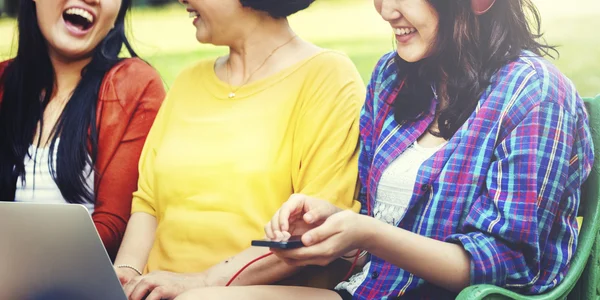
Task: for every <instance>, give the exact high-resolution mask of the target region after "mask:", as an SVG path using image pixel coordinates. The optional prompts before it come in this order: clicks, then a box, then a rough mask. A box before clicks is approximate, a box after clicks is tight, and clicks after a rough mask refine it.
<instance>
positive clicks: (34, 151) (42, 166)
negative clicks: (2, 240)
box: [15, 139, 94, 214]
mask: <svg viewBox="0 0 600 300" xmlns="http://www.w3.org/2000/svg"><path fill="white" fill-rule="evenodd" d="M59 142H60V140H59V139H57V140H56V145H55V146H54V155H53V161H52V168H53V169H54V170H55V171H56V154H57V152H58V144H59ZM49 153H50V147H46V148H36V147H35V146H33V145H32V146H30V147H29V154H30V155H31V157H30V156H29V155H27V156H25V161H24V162H25V182H23V178H22V177H20V176H19V178H17V189H16V193H15V201H17V202H35V203H67V201H66V200H65V199H64V198H63V196H62V194H61V193H60V190H59V189H58V186H57V185H56V182H54V179H53V177H52V175H51V174H50V168H49V167H48V155H49ZM90 170H91V167H90V166H89V165H88V166H86V167H85V169H84V172H85V173H84V174H89V176H87V178H86V183H87V184H86V185H87V189H88V190H89V191H90V192H92V194H93V190H94V172H90ZM84 206H85V207H87V209H88V211H89V212H90V214H92V213H93V212H94V204H92V203H86V204H84Z"/></svg>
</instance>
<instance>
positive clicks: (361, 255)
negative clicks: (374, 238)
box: [342, 250, 368, 259]
mask: <svg viewBox="0 0 600 300" xmlns="http://www.w3.org/2000/svg"><path fill="white" fill-rule="evenodd" d="M359 251H360V250H356V253H355V254H352V255H350V256H345V255H342V258H343V259H354V258H355V257H356V255H358V259H360V258H362V257H363V256H365V255H367V253H368V252H367V251H366V250H362V251H360V254H358V252H359Z"/></svg>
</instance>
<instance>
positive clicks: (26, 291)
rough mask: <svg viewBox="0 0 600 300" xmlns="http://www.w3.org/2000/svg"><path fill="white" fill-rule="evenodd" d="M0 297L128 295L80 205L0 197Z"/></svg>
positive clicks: (40, 299)
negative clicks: (16, 201)
mask: <svg viewBox="0 0 600 300" xmlns="http://www.w3.org/2000/svg"><path fill="white" fill-rule="evenodd" d="M0 299H11V300H55V299H56V300H58V299H89V300H96V299H98V300H100V299H102V300H105V299H116V300H126V299H127V298H126V297H125V293H124V292H123V289H122V288H121V284H120V283H119V279H118V278H117V275H116V274H115V272H114V270H113V267H112V264H111V261H110V258H109V257H108V254H107V253H106V250H105V249H104V246H103V245H102V241H101V240H100V236H99V235H98V232H97V231H96V228H95V227H94V224H93V222H92V219H91V217H90V215H89V213H88V210H87V209H86V208H85V207H84V206H82V205H75V204H33V203H14V202H0Z"/></svg>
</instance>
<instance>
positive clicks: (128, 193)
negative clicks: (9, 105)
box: [0, 58, 165, 259]
mask: <svg viewBox="0 0 600 300" xmlns="http://www.w3.org/2000/svg"><path fill="white" fill-rule="evenodd" d="M9 63H10V61H7V62H2V63H0V77H1V76H2V74H3V73H4V69H5V68H6V66H7V65H8V64H9ZM2 90H3V88H2V87H1V86H0V104H1V101H2V94H3V91H2ZM164 97H165V90H164V87H163V84H162V80H161V78H160V76H159V75H158V73H157V72H156V70H154V69H153V68H152V67H151V66H149V65H148V64H146V63H145V62H143V61H142V60H140V59H137V58H130V59H125V60H123V61H121V62H120V63H118V64H117V65H115V66H114V67H113V68H112V69H111V70H110V71H109V72H108V73H107V74H106V76H105V77H104V80H103V82H102V86H101V87H100V93H99V97H98V107H97V117H96V122H97V126H98V157H97V159H96V163H95V166H94V167H95V171H96V173H95V178H94V195H95V200H96V203H95V207H94V213H93V214H92V219H93V220H94V224H95V225H96V229H97V230H98V233H99V234H100V238H101V239H102V242H103V243H104V246H105V247H106V250H107V252H108V254H109V255H110V257H111V259H114V257H115V256H116V254H117V251H118V250H119V246H120V244H121V240H122V239H123V235H124V233H125V228H126V226H127V221H128V220H129V216H130V214H131V199H132V194H133V192H134V191H135V190H136V189H137V180H138V160H139V157H140V153H141V152H142V148H143V146H144V142H145V140H146V136H147V135H148V131H150V127H151V126H152V123H153V122H154V118H155V117H156V113H157V112H158V109H159V107H160V105H161V103H162V101H163V99H164ZM0 108H1V106H0Z"/></svg>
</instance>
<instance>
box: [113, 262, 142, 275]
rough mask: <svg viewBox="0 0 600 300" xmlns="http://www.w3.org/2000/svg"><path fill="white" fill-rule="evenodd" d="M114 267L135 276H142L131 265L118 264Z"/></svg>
mask: <svg viewBox="0 0 600 300" xmlns="http://www.w3.org/2000/svg"><path fill="white" fill-rule="evenodd" d="M115 267H116V268H118V269H121V270H127V271H130V272H133V273H135V275H137V276H142V271H141V270H140V269H139V268H136V267H134V266H132V265H128V264H120V265H116V266H115Z"/></svg>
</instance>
